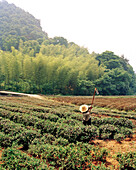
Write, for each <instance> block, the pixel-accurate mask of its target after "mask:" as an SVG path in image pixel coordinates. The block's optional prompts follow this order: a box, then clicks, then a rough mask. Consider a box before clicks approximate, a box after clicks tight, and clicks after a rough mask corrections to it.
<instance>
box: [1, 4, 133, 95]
mask: <svg viewBox="0 0 136 170" xmlns="http://www.w3.org/2000/svg"><path fill="white" fill-rule="evenodd" d="M0 11H1V12H0V48H1V50H0V89H1V90H12V91H18V92H27V93H43V94H64V95H66V94H67V95H90V94H93V90H94V88H95V87H97V88H98V89H99V92H100V94H101V95H128V94H134V93H136V75H135V73H134V71H133V68H132V67H131V65H130V64H129V62H128V60H127V59H125V58H124V56H121V57H119V56H117V55H115V54H114V53H113V52H111V51H105V52H103V53H102V54H96V53H95V52H93V53H92V54H90V53H89V51H88V50H87V49H86V48H84V47H80V46H78V45H77V44H75V43H73V42H68V41H67V40H66V39H65V38H63V37H54V38H49V37H48V35H47V33H45V32H43V31H42V28H41V26H40V21H39V20H37V19H35V18H34V17H33V16H32V15H31V14H29V13H27V12H25V11H24V10H22V9H20V8H18V7H16V6H15V5H14V4H8V3H7V2H6V1H2V2H0Z"/></svg>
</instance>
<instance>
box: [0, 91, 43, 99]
mask: <svg viewBox="0 0 136 170" xmlns="http://www.w3.org/2000/svg"><path fill="white" fill-rule="evenodd" d="M0 95H12V96H28V97H35V98H37V99H44V97H43V96H40V95H38V94H26V93H17V92H11V91H0Z"/></svg>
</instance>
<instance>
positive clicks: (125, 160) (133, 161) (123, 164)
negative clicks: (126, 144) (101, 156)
mask: <svg viewBox="0 0 136 170" xmlns="http://www.w3.org/2000/svg"><path fill="white" fill-rule="evenodd" d="M116 159H117V161H118V162H119V164H120V169H121V170H123V169H132V170H135V169H136V152H126V153H122V154H121V153H118V154H117V156H116Z"/></svg>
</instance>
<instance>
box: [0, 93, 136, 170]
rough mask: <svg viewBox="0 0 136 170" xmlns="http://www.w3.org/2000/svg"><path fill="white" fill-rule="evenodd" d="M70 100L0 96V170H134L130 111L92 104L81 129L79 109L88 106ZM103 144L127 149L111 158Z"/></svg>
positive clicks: (134, 117)
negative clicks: (89, 118) (87, 122)
mask: <svg viewBox="0 0 136 170" xmlns="http://www.w3.org/2000/svg"><path fill="white" fill-rule="evenodd" d="M73 99H76V98H74V97H71V100H70V99H69V100H68V101H66V98H65V100H64V99H63V100H61V97H47V96H42V99H37V98H33V97H13V96H0V147H1V154H0V155H1V160H0V169H9V170H10V169H47V170H52V169H57V170H59V169H62V170H63V169H68V170H72V169H87V170H92V169H94V170H95V169H103V170H107V169H125V168H126V169H128V168H131V169H136V150H135V149H136V144H135V142H136V138H135V128H136V127H135V125H136V123H135V121H136V113H135V112H134V109H135V108H133V111H132V110H127V111H126V110H123V109H121V110H119V109H117V108H116V107H115V108H116V110H113V107H112V108H110V109H109V107H107V108H108V109H107V108H102V106H99V107H98V106H97V105H95V106H94V108H93V110H92V125H91V126H84V125H83V123H82V114H81V113H80V112H79V105H80V104H84V103H85V104H89V103H88V102H87V103H86V101H84V100H82V102H80V103H79V104H78V103H73V102H70V101H76V100H73ZM78 99H79V98H78ZM84 99H85V98H84ZM132 100H134V99H132ZM80 101H81V100H80ZM90 101H91V99H90ZM96 103H97V102H96ZM104 107H105V106H104ZM108 142H112V143H114V145H116V146H118V147H120V146H121V147H123V146H124V145H123V142H127V144H128V145H130V144H131V145H132V147H130V149H129V150H127V151H126V150H123V152H122V150H120V149H117V148H116V149H117V151H118V152H115V151H114V154H112V153H113V152H111V150H110V148H108V147H107V145H106V143H108ZM100 143H101V144H100ZM103 144H105V147H103V146H104V145H103ZM116 149H115V150H116Z"/></svg>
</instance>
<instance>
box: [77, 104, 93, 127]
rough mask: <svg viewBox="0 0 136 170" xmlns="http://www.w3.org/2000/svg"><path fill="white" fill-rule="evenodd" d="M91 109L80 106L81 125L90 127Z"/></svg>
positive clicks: (90, 107)
mask: <svg viewBox="0 0 136 170" xmlns="http://www.w3.org/2000/svg"><path fill="white" fill-rule="evenodd" d="M91 109H92V106H91V105H90V106H88V105H85V104H84V105H81V106H80V108H79V110H80V111H81V113H83V124H84V125H85V126H86V125H91V115H90V114H91V113H90V112H91Z"/></svg>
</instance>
